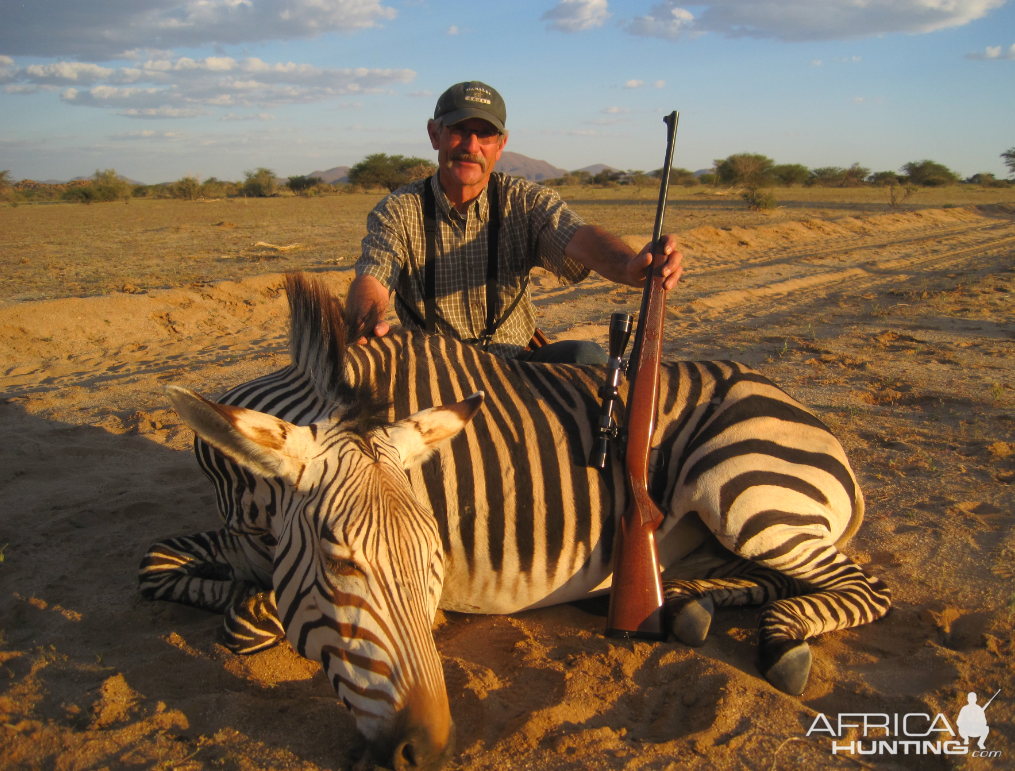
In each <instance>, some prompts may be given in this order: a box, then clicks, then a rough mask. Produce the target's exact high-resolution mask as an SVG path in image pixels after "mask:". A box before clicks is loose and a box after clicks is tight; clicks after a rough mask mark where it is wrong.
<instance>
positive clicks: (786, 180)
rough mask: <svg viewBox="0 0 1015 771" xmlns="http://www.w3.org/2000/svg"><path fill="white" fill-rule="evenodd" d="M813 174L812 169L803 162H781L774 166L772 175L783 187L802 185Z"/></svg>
mask: <svg viewBox="0 0 1015 771" xmlns="http://www.w3.org/2000/svg"><path fill="white" fill-rule="evenodd" d="M810 175H811V170H810V169H808V168H807V167H806V166H804V165H803V164H802V163H780V164H779V165H778V166H773V167H772V176H773V177H775V181H776V182H778V183H779V184H780V185H782V186H783V187H793V185H797V184H800V185H802V184H803V183H804V182H806V181H807V179H808V177H810Z"/></svg>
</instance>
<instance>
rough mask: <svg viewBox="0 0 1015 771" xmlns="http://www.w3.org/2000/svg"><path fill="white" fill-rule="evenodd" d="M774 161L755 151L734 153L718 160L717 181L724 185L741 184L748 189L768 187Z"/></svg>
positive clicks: (771, 179) (770, 183)
mask: <svg viewBox="0 0 1015 771" xmlns="http://www.w3.org/2000/svg"><path fill="white" fill-rule="evenodd" d="M774 166H775V161H773V160H772V159H771V158H769V157H768V156H765V155H759V154H757V153H736V154H735V155H731V156H729V157H728V158H726V159H725V160H722V161H719V164H718V169H717V171H718V174H719V181H720V182H722V183H723V184H726V185H731V186H732V185H741V186H742V187H746V188H748V189H749V190H754V189H757V188H759V187H770V186H771V185H772V184H773V181H774V180H773V177H772V169H773V167H774Z"/></svg>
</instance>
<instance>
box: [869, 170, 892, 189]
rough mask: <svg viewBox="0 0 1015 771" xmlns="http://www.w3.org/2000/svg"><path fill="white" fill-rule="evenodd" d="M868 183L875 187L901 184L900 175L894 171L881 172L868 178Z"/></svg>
mask: <svg viewBox="0 0 1015 771" xmlns="http://www.w3.org/2000/svg"><path fill="white" fill-rule="evenodd" d="M867 181H868V182H870V183H871V184H872V185H874V187H888V186H889V185H897V184H899V175H898V174H896V173H895V172H894V171H879V172H877V173H875V174H871V175H869V176H868V177H867Z"/></svg>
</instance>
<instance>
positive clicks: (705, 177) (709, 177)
mask: <svg viewBox="0 0 1015 771" xmlns="http://www.w3.org/2000/svg"><path fill="white" fill-rule="evenodd" d="M716 180H717V177H716V175H715V174H714V173H712V172H711V171H709V172H706V173H704V174H702V175H701V176H700V177H698V183H699V184H702V185H714V184H715V183H716Z"/></svg>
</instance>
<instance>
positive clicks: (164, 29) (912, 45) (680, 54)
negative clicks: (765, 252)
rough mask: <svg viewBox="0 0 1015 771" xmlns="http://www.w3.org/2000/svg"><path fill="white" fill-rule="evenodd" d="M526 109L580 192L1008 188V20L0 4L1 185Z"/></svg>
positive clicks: (814, 12)
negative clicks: (644, 180) (947, 173)
mask: <svg viewBox="0 0 1015 771" xmlns="http://www.w3.org/2000/svg"><path fill="white" fill-rule="evenodd" d="M472 79H476V80H482V81H485V82H486V83H489V84H490V85H492V86H494V87H495V88H497V89H498V90H499V91H500V92H501V94H502V95H503V96H504V98H505V101H506V102H507V108H508V122H507V126H508V129H509V130H510V137H509V141H508V147H507V149H509V150H514V151H516V152H519V153H522V154H524V155H528V156H530V157H533V158H539V159H542V160H547V161H549V162H551V163H553V164H554V165H557V166H560V167H563V168H568V169H575V168H580V167H583V166H587V165H590V164H593V163H607V164H609V165H611V166H614V167H617V168H622V169H644V170H649V169H654V168H657V167H658V166H660V165H661V164H662V154H663V149H664V142H665V134H664V126H663V124H662V116H663V115H664V114H666V113H668V112H670V111H671V110H674V109H676V110H679V111H680V113H681V117H680V133H679V135H678V139H677V149H676V157H675V161H674V163H675V165H678V166H685V167H687V168H690V169H699V168H704V167H707V166H710V165H711V162H712V159H713V158H719V157H725V156H727V155H730V154H731V153H735V152H758V153H764V154H766V155H769V156H770V157H772V158H774V159H775V160H776V161H777V162H780V163H803V164H804V165H806V166H809V167H816V166H848V165H850V164H852V163H854V162H859V163H861V164H862V165H864V166H868V167H871V168H872V169H874V170H888V169H893V170H894V169H898V168H899V167H900V166H901V165H902V164H904V163H906V162H908V161H914V160H922V159H924V158H930V159H933V160H936V161H939V162H941V163H944V164H946V165H947V166H949V167H951V168H952V169H954V170H955V171H957V172H959V173H960V174H962V175H963V176H969V175H971V174H974V173H976V172H981V171H989V172H993V173H995V174H997V175H999V176H1007V175H1008V173H1007V170H1006V168H1005V167H1004V164H1003V162H1002V161H1001V159H1000V158H999V154H1000V153H1001V152H1002V151H1003V150H1005V149H1007V148H1009V147H1012V146H1015V3H1013V2H1011V1H1010V0H716V1H715V2H706V3H697V4H690V3H680V2H679V0H661V1H660V0H629V1H627V2H619V0H514V1H513V2H510V3H495V2H483V3H480V2H464V1H463V0H443V1H442V2H439V3H438V2H436V1H435V0H429V1H428V0H404V1H403V0H393V1H389V2H386V1H385V0H276V1H274V2H267V1H265V0H89V2H87V3H83V2H81V0H25V1H24V2H21V1H20V0H19V1H18V2H14V1H13V0H0V169H9V170H10V171H11V177H12V178H14V179H22V178H31V179H50V178H53V179H68V178H70V177H74V176H80V175H88V174H91V173H92V172H93V171H94V170H95V169H98V168H102V169H105V168H115V169H116V170H117V171H119V172H120V173H121V174H124V175H126V176H128V177H131V178H133V179H137V180H140V181H143V182H148V183H154V182H163V181H171V180H175V179H179V178H180V177H182V176H184V175H188V174H191V175H197V176H199V177H201V178H202V179H203V178H207V177H211V176H215V177H218V178H220V179H239V178H242V176H243V171H244V170H246V169H252V168H254V167H257V166H267V167H269V168H271V169H273V170H274V171H275V172H276V173H277V174H279V175H280V176H287V175H291V174H305V173H308V172H310V171H313V170H315V169H326V168H330V167H332V166H339V165H351V164H353V163H355V162H357V161H359V160H360V159H362V158H363V157H364V156H365V155H367V154H369V153H372V152H387V153H402V154H407V155H420V156H423V157H427V158H430V157H435V155H436V154H435V153H434V151H433V150H431V149H430V146H429V142H428V141H427V137H426V119H427V118H428V117H430V116H431V115H432V112H433V106H434V103H435V102H436V99H437V97H438V96H439V95H440V93H441V92H442V91H443V90H444V89H445V88H447V87H448V86H450V85H451V84H453V83H456V82H460V81H463V80H472Z"/></svg>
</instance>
